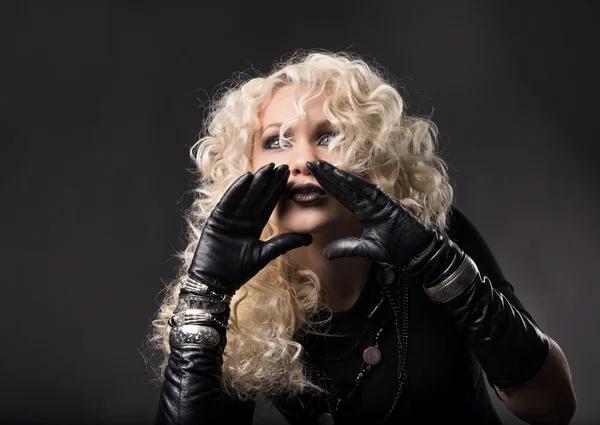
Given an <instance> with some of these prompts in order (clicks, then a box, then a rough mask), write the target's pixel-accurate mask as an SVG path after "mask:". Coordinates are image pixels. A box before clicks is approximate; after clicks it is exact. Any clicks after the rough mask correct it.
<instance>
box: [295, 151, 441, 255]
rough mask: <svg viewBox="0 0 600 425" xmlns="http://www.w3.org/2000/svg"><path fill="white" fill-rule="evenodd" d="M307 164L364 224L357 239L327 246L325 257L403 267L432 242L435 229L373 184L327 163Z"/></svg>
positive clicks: (321, 181) (325, 186) (349, 239)
mask: <svg viewBox="0 0 600 425" xmlns="http://www.w3.org/2000/svg"><path fill="white" fill-rule="evenodd" d="M306 165H307V167H308V169H309V170H310V172H311V173H312V174H313V176H315V178H316V179H317V181H318V182H319V183H320V184H321V186H322V187H323V188H324V189H325V190H326V191H327V192H328V193H330V194H331V195H332V196H333V197H335V198H336V199H337V200H338V201H339V202H340V203H341V204H342V205H343V206H344V207H346V208H347V209H348V210H350V211H351V212H352V213H353V214H354V215H355V216H356V217H357V218H358V220H359V221H360V222H361V223H362V224H363V225H364V230H363V233H362V235H361V236H360V237H359V238H356V237H350V238H344V239H339V240H336V241H333V242H331V243H330V244H329V245H327V247H326V248H325V252H324V254H325V256H326V257H327V258H328V259H330V260H331V259H334V258H339V257H366V258H371V259H373V260H375V261H380V262H383V263H387V264H394V265H397V266H401V267H402V266H405V265H406V264H408V263H409V261H410V260H411V259H413V258H414V257H415V256H416V255H418V254H420V253H421V252H422V251H423V250H424V249H425V248H426V247H427V246H429V245H430V244H431V243H433V241H434V239H435V237H436V233H435V232H434V230H433V229H431V228H429V227H427V226H425V225H424V224H423V223H422V222H421V221H420V220H419V219H418V218H417V217H415V216H414V215H413V214H412V213H411V212H410V211H409V210H408V209H406V208H405V207H404V206H403V205H402V204H400V203H399V202H397V201H395V200H393V199H392V198H391V197H390V196H389V195H387V194H386V193H385V192H383V191H382V190H381V189H380V188H379V187H377V186H376V185H374V184H371V183H369V182H368V181H366V180H363V179H361V178H360V177H358V176H355V175H352V174H350V173H347V172H346V171H343V170H340V169H338V168H336V167H335V166H334V165H332V164H330V163H328V162H326V161H322V160H318V161H316V162H315V163H314V164H312V163H310V162H307V163H306Z"/></svg>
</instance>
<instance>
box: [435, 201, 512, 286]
mask: <svg viewBox="0 0 600 425" xmlns="http://www.w3.org/2000/svg"><path fill="white" fill-rule="evenodd" d="M447 233H448V237H449V238H450V239H451V240H452V241H453V242H454V243H456V244H457V245H458V246H459V248H460V249H462V250H463V251H464V252H465V253H466V254H467V255H468V256H469V257H471V258H472V259H473V261H475V263H476V264H477V266H478V267H479V269H480V271H481V272H482V274H485V275H486V276H487V277H489V278H490V279H500V280H504V275H503V273H502V270H501V269H500V266H499V265H498V262H497V261H496V258H495V257H494V254H493V253H492V250H491V249H490V247H489V245H488V243H487V242H486V240H485V239H484V237H483V236H482V235H481V233H480V232H479V230H478V229H477V227H476V226H475V224H474V223H473V222H472V221H471V220H470V219H469V218H468V217H467V216H466V215H465V214H464V213H463V212H462V211H460V210H459V209H458V208H456V207H452V209H451V210H450V212H449V214H448V225H447Z"/></svg>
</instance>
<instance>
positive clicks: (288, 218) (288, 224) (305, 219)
mask: <svg viewBox="0 0 600 425" xmlns="http://www.w3.org/2000/svg"><path fill="white" fill-rule="evenodd" d="M273 218H274V224H275V225H276V226H277V227H278V228H280V229H281V230H282V231H284V232H293V233H308V234H311V235H316V234H318V233H321V232H323V231H326V230H328V229H331V228H332V227H334V226H335V224H337V223H339V221H338V219H339V218H338V217H335V216H333V215H332V214H331V211H327V210H323V209H317V210H314V209H311V208H302V209H301V210H288V211H286V213H285V214H283V215H282V216H276V217H273Z"/></svg>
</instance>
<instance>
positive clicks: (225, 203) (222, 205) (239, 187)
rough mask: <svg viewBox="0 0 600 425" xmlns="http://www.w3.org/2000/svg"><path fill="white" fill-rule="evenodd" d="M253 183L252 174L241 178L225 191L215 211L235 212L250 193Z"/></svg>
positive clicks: (243, 175)
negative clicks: (247, 193)
mask: <svg viewBox="0 0 600 425" xmlns="http://www.w3.org/2000/svg"><path fill="white" fill-rule="evenodd" d="M251 183H252V173H246V174H242V175H241V176H239V177H238V178H237V179H236V180H235V181H234V182H233V183H232V184H231V185H230V186H229V187H228V188H227V190H226V191H225V193H224V194H223V196H222V197H221V199H220V200H219V202H218V203H217V205H216V206H215V210H217V209H218V210H219V211H221V212H234V211H236V210H237V207H238V205H239V203H240V202H241V200H242V199H243V198H244V195H246V192H248V188H249V187H250V184H251Z"/></svg>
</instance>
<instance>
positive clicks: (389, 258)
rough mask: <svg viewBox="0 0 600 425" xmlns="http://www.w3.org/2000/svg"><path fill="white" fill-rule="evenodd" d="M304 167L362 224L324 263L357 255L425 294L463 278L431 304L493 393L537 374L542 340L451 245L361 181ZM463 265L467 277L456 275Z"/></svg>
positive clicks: (323, 167)
mask: <svg viewBox="0 0 600 425" xmlns="http://www.w3.org/2000/svg"><path fill="white" fill-rule="evenodd" d="M307 166H308V168H309V170H310V172H311V173H312V174H313V176H314V177H315V178H316V179H317V181H318V182H319V183H320V184H321V186H322V187H323V189H325V190H326V191H327V192H329V193H330V194H331V195H332V196H334V197H335V198H336V199H337V200H338V201H339V202H340V203H341V204H342V205H344V206H345V207H346V208H348V209H349V210H350V211H351V212H353V213H354V215H356V217H357V218H358V219H359V220H360V222H361V223H362V224H363V225H364V231H363V234H362V235H361V237H360V238H355V237H352V238H345V239H340V240H337V241H333V242H331V243H329V244H328V245H327V247H326V248H325V250H324V251H325V252H324V254H325V256H326V257H327V258H328V259H334V258H339V257H352V256H360V257H367V258H371V259H373V260H376V261H381V262H384V263H388V264H394V265H397V266H401V267H403V268H404V271H405V272H406V273H408V274H410V275H413V276H415V280H416V281H417V282H418V283H420V284H421V285H423V286H424V287H426V288H428V289H427V290H428V291H430V290H431V289H433V288H436V287H437V288H440V286H437V285H438V284H440V282H444V281H445V280H446V278H449V277H450V280H452V278H451V277H453V276H455V275H454V273H455V272H457V271H458V272H457V273H459V276H461V278H462V279H463V280H465V281H464V282H462V284H461V285H459V286H455V287H456V288H458V289H459V290H461V291H460V292H457V293H456V292H455V293H452V294H451V295H450V296H448V297H447V300H444V301H439V299H438V300H436V302H440V303H442V302H443V304H442V305H444V307H445V308H446V309H447V311H448V312H449V313H450V315H451V316H452V318H453V319H454V321H455V323H456V325H457V326H458V328H459V329H460V331H461V333H462V334H463V336H464V337H465V339H466V340H467V342H468V343H469V345H470V347H471V349H472V350H473V352H474V353H475V355H476V357H477V359H478V360H479V363H480V364H481V366H482V367H483V369H484V371H485V372H486V373H487V375H488V377H489V379H490V382H492V383H493V384H495V385H497V386H498V387H500V388H508V387H512V386H515V385H519V384H522V383H523V382H525V381H526V380H528V379H529V378H531V377H532V376H533V375H535V374H536V373H537V371H539V369H541V367H542V366H543V364H544V362H545V360H546V358H547V355H548V340H547V337H546V336H545V335H544V334H543V333H542V332H540V331H539V330H538V328H537V327H536V326H535V325H534V324H533V323H532V322H531V321H530V320H529V319H527V317H525V316H524V315H522V314H521V313H520V312H519V311H518V310H517V309H516V308H515V307H513V306H512V305H511V304H510V302H508V300H507V299H506V298H505V297H504V296H503V295H502V294H501V293H499V292H498V291H496V290H495V289H494V288H493V286H492V285H491V283H490V281H489V279H486V278H482V277H481V276H480V275H479V272H478V270H477V267H476V265H475V264H474V263H472V261H471V260H470V258H469V257H468V256H466V254H465V253H464V252H463V251H462V250H461V249H460V248H459V247H458V246H457V245H456V244H454V243H453V242H452V241H450V240H449V239H448V238H446V237H443V236H441V235H439V234H438V233H437V232H435V231H433V230H432V229H429V228H428V227H427V226H425V225H424V224H423V223H421V221H420V220H419V219H418V218H417V217H415V216H414V215H413V214H411V213H410V212H409V211H408V210H407V209H406V208H405V207H404V206H403V205H402V204H400V203H399V202H396V201H395V200H393V199H391V198H390V197H389V196H388V195H387V194H386V193H384V192H383V191H382V190H381V189H379V188H378V187H377V186H375V185H373V184H371V183H369V182H367V181H365V180H363V179H361V178H360V177H357V176H354V175H351V174H349V173H347V172H345V171H342V170H339V169H337V168H335V167H334V166H333V165H332V164H329V163H327V162H325V161H317V162H316V163H315V164H311V163H310V162H308V163H307ZM467 263H469V266H470V267H471V268H470V272H469V273H460V272H461V270H463V269H460V268H461V267H463V266H464V265H465V264H467ZM459 269H460V270H459ZM465 270H466V269H465ZM456 282H458V281H456ZM441 286H444V285H441ZM432 299H433V298H432Z"/></svg>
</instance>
